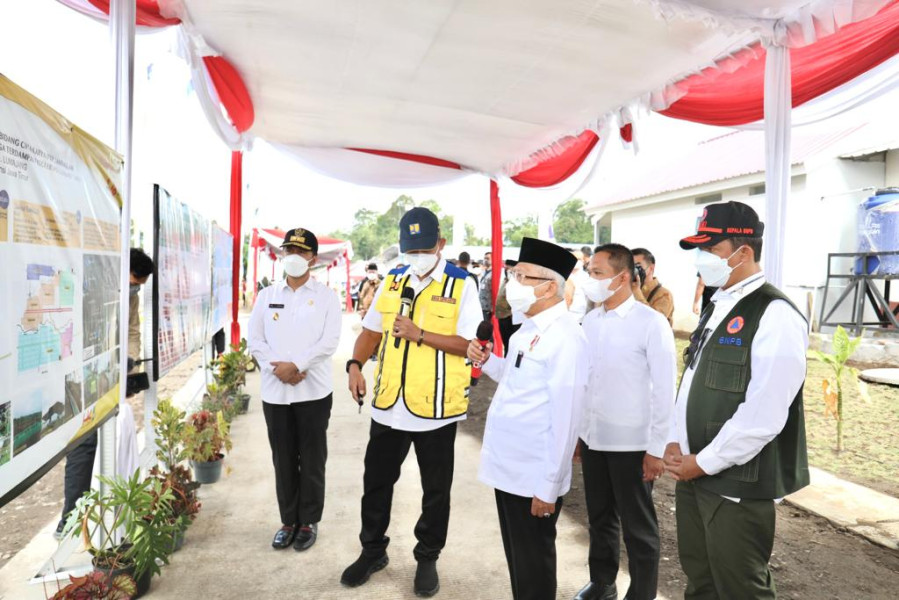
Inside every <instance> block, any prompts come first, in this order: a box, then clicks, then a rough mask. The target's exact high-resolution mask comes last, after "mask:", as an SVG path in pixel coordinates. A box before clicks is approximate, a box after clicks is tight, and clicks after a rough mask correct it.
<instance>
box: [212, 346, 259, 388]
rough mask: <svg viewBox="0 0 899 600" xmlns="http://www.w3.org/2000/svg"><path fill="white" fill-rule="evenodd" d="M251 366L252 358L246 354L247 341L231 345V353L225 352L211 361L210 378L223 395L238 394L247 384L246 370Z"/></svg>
mask: <svg viewBox="0 0 899 600" xmlns="http://www.w3.org/2000/svg"><path fill="white" fill-rule="evenodd" d="M252 364H253V358H252V357H251V356H250V355H249V353H248V352H247V340H245V339H241V340H240V344H232V345H231V352H226V353H225V354H222V355H220V356H219V357H218V358H216V359H215V360H214V361H212V368H213V373H212V377H213V380H214V381H215V384H216V385H217V386H218V388H220V389H221V390H222V391H223V392H224V393H230V394H234V395H236V394H239V393H240V391H241V389H242V388H243V386H244V385H246V383H247V370H249V368H250V366H251V365H252Z"/></svg>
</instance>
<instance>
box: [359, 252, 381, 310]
mask: <svg viewBox="0 0 899 600" xmlns="http://www.w3.org/2000/svg"><path fill="white" fill-rule="evenodd" d="M380 285H381V276H380V275H379V274H378V265H376V264H375V263H371V264H369V265H368V267H366V269H365V281H364V282H362V288H360V290H359V316H360V317H361V318H363V319H364V318H365V313H367V312H368V309H369V308H371V303H372V300H374V299H375V292H377V291H378V287H379V286H380Z"/></svg>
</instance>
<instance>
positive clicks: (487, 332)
mask: <svg viewBox="0 0 899 600" xmlns="http://www.w3.org/2000/svg"><path fill="white" fill-rule="evenodd" d="M476 335H477V337H478V342H479V343H480V344H481V350H486V349H487V344H488V343H489V342H492V341H493V323H491V322H490V321H481V324H480V325H478V332H477V334H476ZM480 377H481V363H479V362H473V363H471V386H472V387H474V386H476V385H477V384H478V379H480Z"/></svg>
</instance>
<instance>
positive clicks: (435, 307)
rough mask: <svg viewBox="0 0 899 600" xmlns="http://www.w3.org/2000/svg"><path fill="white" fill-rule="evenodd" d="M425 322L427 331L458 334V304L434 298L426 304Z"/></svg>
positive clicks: (440, 333)
mask: <svg viewBox="0 0 899 600" xmlns="http://www.w3.org/2000/svg"><path fill="white" fill-rule="evenodd" d="M423 323H424V325H425V327H424V328H425V330H426V331H431V332H433V333H436V334H438V335H456V305H455V304H450V303H449V302H438V301H434V300H432V301H431V302H429V303H428V304H427V305H425V314H424V320H423Z"/></svg>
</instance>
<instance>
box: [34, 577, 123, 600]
mask: <svg viewBox="0 0 899 600" xmlns="http://www.w3.org/2000/svg"><path fill="white" fill-rule="evenodd" d="M135 594H137V583H135V581H134V578H132V577H131V576H130V575H117V576H116V577H112V578H110V577H107V576H106V574H105V573H101V572H100V571H91V572H90V573H88V574H87V575H82V576H81V577H75V576H74V575H70V576H69V584H68V585H66V587H64V588H61V589H60V590H59V591H57V592H56V593H55V594H53V596H51V597H50V600H130V599H131V598H133V597H134V596H135Z"/></svg>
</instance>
